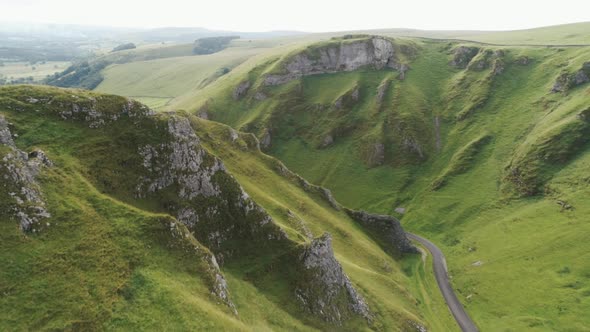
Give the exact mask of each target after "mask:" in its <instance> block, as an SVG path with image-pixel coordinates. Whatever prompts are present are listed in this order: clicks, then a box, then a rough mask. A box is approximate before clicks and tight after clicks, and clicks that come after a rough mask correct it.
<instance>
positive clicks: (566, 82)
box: [551, 61, 590, 92]
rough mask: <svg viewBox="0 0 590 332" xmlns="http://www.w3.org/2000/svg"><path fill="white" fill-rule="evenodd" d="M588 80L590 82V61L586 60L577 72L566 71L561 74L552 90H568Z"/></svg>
mask: <svg viewBox="0 0 590 332" xmlns="http://www.w3.org/2000/svg"><path fill="white" fill-rule="evenodd" d="M588 82H590V61H588V62H585V63H584V64H583V65H582V68H580V69H579V70H577V71H576V72H575V73H568V72H565V73H562V74H560V75H559V76H558V77H557V79H556V80H555V83H554V84H553V87H552V88H551V92H567V91H568V90H569V89H572V88H575V87H577V86H580V85H582V84H586V83H588Z"/></svg>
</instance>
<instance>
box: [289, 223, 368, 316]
mask: <svg viewBox="0 0 590 332" xmlns="http://www.w3.org/2000/svg"><path fill="white" fill-rule="evenodd" d="M298 264H299V265H300V268H301V269H302V271H303V272H302V274H303V278H302V279H300V281H299V283H298V285H297V286H296V289H295V294H296V296H297V299H298V300H299V301H300V303H301V304H302V305H303V306H304V308H305V309H306V310H308V311H309V312H311V313H314V314H316V315H318V316H320V317H321V318H322V319H324V320H326V321H328V322H331V323H335V324H341V323H342V321H343V320H345V319H347V318H349V317H350V316H351V315H360V316H362V317H364V318H366V319H367V320H370V319H371V314H370V312H369V307H368V305H367V303H366V302H365V300H364V299H363V297H362V296H361V295H360V294H358V292H357V291H356V290H355V289H354V287H353V286H352V283H351V282H350V279H349V278H348V276H347V275H346V274H345V273H344V271H343V270H342V266H340V263H339V262H338V261H337V260H336V258H335V257H334V251H333V249H332V238H331V236H330V234H327V233H326V234H324V235H322V236H321V237H319V238H317V239H315V240H313V241H312V242H311V244H310V245H309V246H307V247H306V248H305V249H304V250H303V251H302V253H301V254H300V255H299V261H298Z"/></svg>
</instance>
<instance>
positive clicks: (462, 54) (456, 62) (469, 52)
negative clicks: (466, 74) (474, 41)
mask: <svg viewBox="0 0 590 332" xmlns="http://www.w3.org/2000/svg"><path fill="white" fill-rule="evenodd" d="M478 52H479V48H477V47H469V46H459V47H457V48H455V49H454V50H453V59H452V60H451V62H450V65H451V66H453V67H455V68H460V69H464V68H467V66H468V65H469V63H470V62H471V59H473V58H474V57H475V56H476V55H477V53H478Z"/></svg>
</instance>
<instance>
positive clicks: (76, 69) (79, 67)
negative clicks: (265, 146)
mask: <svg viewBox="0 0 590 332" xmlns="http://www.w3.org/2000/svg"><path fill="white" fill-rule="evenodd" d="M110 64H111V62H109V61H104V60H102V61H93V62H88V61H82V62H78V63H75V64H73V65H71V66H69V67H68V68H67V69H66V70H64V71H63V72H61V73H55V74H53V75H50V76H49V77H47V79H45V81H44V82H43V83H45V84H48V85H54V86H59V87H62V88H82V89H88V90H92V89H94V88H96V87H97V86H98V85H99V84H100V82H102V80H103V79H104V76H103V75H102V73H101V71H102V70H103V69H104V68H106V67H107V66H108V65H110Z"/></svg>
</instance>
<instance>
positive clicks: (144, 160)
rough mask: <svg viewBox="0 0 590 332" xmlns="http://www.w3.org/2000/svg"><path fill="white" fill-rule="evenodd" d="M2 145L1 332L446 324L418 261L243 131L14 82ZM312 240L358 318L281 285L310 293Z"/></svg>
mask: <svg viewBox="0 0 590 332" xmlns="http://www.w3.org/2000/svg"><path fill="white" fill-rule="evenodd" d="M195 133H196V135H195ZM0 143H1V145H0V156H1V157H2V158H0V160H2V162H0V172H2V174H1V176H2V178H3V179H5V180H6V181H5V182H4V183H3V186H2V187H0V202H1V203H0V228H1V232H0V238H1V241H0V247H1V248H2V250H1V252H2V254H0V263H1V265H2V266H3V267H4V268H3V269H2V270H1V271H0V291H1V293H2V294H3V295H2V297H1V298H0V308H2V310H1V312H2V314H0V315H1V319H0V329H2V330H64V329H65V330H69V329H72V330H156V329H164V330H211V329H214V330H256V331H258V330H277V329H285V330H343V329H344V330H366V329H373V330H383V331H389V330H399V329H406V330H412V329H414V328H416V326H419V325H422V326H426V327H428V328H429V329H431V330H445V331H447V330H455V329H456V326H455V324H454V322H453V320H452V318H451V316H450V314H449V312H448V310H447V308H446V307H445V305H444V302H443V300H442V297H441V296H440V294H439V293H438V290H437V289H436V288H435V287H434V284H435V283H434V280H433V278H432V272H431V271H430V267H429V265H427V264H426V262H423V261H422V259H421V257H420V256H419V255H416V254H413V255H406V256H403V257H402V256H401V255H400V253H395V252H393V254H392V252H391V251H390V250H388V251H387V252H386V251H385V249H384V247H383V243H381V242H379V241H378V240H376V239H374V238H373V237H372V235H371V233H368V232H366V231H365V230H364V229H363V228H361V226H360V224H358V223H356V222H355V221H354V220H352V219H351V218H350V217H349V216H348V215H347V214H346V213H345V212H344V211H343V210H337V209H335V208H334V207H333V206H331V205H330V203H329V201H328V200H326V198H325V197H324V196H323V194H322V192H321V191H318V190H316V189H313V188H312V187H310V186H309V185H306V184H305V181H304V180H302V179H301V178H300V177H298V176H297V175H295V174H294V173H291V172H290V171H288V170H287V169H286V168H285V167H284V166H283V165H282V163H281V162H279V161H277V160H276V159H274V158H272V157H269V156H267V155H264V154H263V153H261V152H260V150H259V149H258V148H257V140H256V139H255V138H254V137H253V136H252V135H250V134H243V133H237V132H235V131H234V130H233V129H231V128H229V127H227V126H224V125H220V124H217V123H214V122H209V121H205V120H201V119H199V118H196V117H194V116H191V115H188V114H185V113H183V112H179V113H171V114H169V113H165V114H158V115H157V114H153V113H152V112H151V110H149V109H148V108H147V107H145V106H143V105H141V104H139V103H136V102H133V101H130V100H128V99H126V98H123V97H116V96H109V95H102V94H98V93H93V92H87V91H81V90H61V89H57V88H42V87H31V86H16V87H4V88H1V89H0ZM216 157H219V158H221V160H223V162H224V165H225V166H223V165H221V164H220V160H219V159H216ZM195 177H197V180H198V181H196V182H195ZM236 180H237V182H236ZM238 183H239V184H238ZM19 187H21V188H19ZM242 187H243V189H244V190H245V192H247V193H248V194H245V193H244V192H243V191H242V189H241V188H242ZM257 206H260V208H259V207H257ZM267 213H268V214H267ZM195 218H196V219H195ZM19 224H20V227H19ZM325 232H329V233H330V234H331V236H332V243H333V248H334V252H335V257H336V259H337V260H338V261H339V262H340V264H341V265H342V268H343V270H344V272H345V273H346V275H348V276H349V277H350V280H351V281H352V285H353V286H354V288H355V289H356V290H357V291H358V293H359V294H360V296H362V297H363V298H364V299H365V300H366V302H367V304H368V307H369V310H370V312H371V318H370V322H367V321H366V320H365V319H362V317H358V316H355V315H352V316H350V317H349V318H348V319H346V317H348V315H349V314H348V313H346V311H344V309H343V308H344V307H342V304H341V303H342V302H336V303H337V304H336V305H337V306H338V308H341V309H342V311H341V313H342V317H343V318H342V321H341V322H340V323H337V324H333V323H328V322H326V321H324V320H323V319H321V318H319V317H318V316H317V313H315V314H313V313H311V312H309V311H306V309H305V306H304V305H302V304H301V303H300V302H298V299H297V296H296V292H294V291H293V289H294V287H300V286H301V285H303V286H304V287H310V288H311V289H316V288H317V287H318V285H319V286H320V288H321V284H317V282H318V280H316V279H314V277H313V275H308V274H304V273H303V272H302V270H301V267H300V266H299V265H297V262H298V260H299V259H301V258H300V257H301V256H300V255H301V252H302V250H305V248H307V246H309V244H310V241H311V240H312V238H317V237H319V236H321V235H322V234H324V233H325ZM213 254H214V255H215V257H216V258H217V261H218V262H219V263H220V264H221V269H219V268H218V267H217V264H216V263H215V261H216V260H215V259H214V258H213ZM313 287H316V288H313ZM320 288H318V289H320ZM318 292H319V294H321V290H318ZM318 296H320V295H318ZM338 301H344V299H342V298H339V300H338ZM338 303H340V304H338ZM234 310H235V311H234ZM236 311H237V314H236ZM345 314H346V316H345ZM338 320H340V319H338ZM338 324H343V325H341V326H340V325H338Z"/></svg>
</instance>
